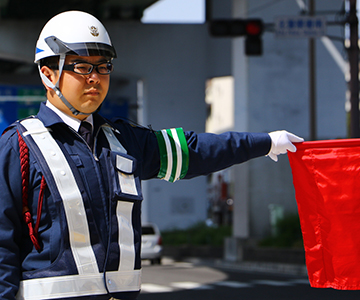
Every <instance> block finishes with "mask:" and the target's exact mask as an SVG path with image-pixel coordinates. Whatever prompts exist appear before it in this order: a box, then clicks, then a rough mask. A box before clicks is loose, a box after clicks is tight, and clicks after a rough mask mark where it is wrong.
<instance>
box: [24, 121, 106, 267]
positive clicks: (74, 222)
mask: <svg viewBox="0 0 360 300" xmlns="http://www.w3.org/2000/svg"><path fill="white" fill-rule="evenodd" d="M21 125H23V126H24V127H25V128H26V129H27V132H25V133H24V136H26V135H28V134H30V135H31V137H32V138H33V140H34V142H35V143H36V145H37V146H38V147H39V149H40V151H41V153H42V155H43V157H44V158H45V161H46V163H47V164H48V166H49V168H50V171H51V174H52V176H53V177H54V180H55V183H56V186H57V188H58V190H59V193H60V196H61V198H62V201H63V204H64V209H65V214H66V220H67V224H68V227H69V242H70V247H71V251H72V254H73V257H74V260H75V263H76V267H77V270H78V273H79V274H91V273H92V274H94V273H99V268H98V265H97V263H96V258H95V254H94V251H93V249H92V247H91V242H90V233H89V227H88V223H87V219H86V213H85V208H84V203H83V200H82V196H81V193H80V191H79V188H78V185H77V184H76V180H75V178H74V175H73V173H72V171H71V168H70V166H69V164H68V163H67V161H66V158H65V156H64V154H63V153H62V151H61V149H60V147H59V146H58V144H57V143H56V141H55V140H54V139H53V137H52V136H51V134H50V132H49V131H48V129H47V128H46V127H45V126H44V125H43V123H42V122H41V121H40V120H39V119H36V118H31V119H26V120H24V121H22V122H21Z"/></svg>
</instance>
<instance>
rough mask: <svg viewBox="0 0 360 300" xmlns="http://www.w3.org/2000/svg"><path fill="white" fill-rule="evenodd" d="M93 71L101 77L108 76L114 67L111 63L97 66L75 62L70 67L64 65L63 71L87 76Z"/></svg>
mask: <svg viewBox="0 0 360 300" xmlns="http://www.w3.org/2000/svg"><path fill="white" fill-rule="evenodd" d="M94 69H95V71H96V72H98V73H99V74H101V75H109V74H110V73H111V72H112V71H113V70H114V66H113V64H112V63H111V62H105V63H100V64H97V65H94V64H91V63H87V62H76V63H73V64H70V65H64V67H63V70H66V71H73V72H74V73H76V74H80V75H88V74H90V73H91V72H92V71H93V70H94Z"/></svg>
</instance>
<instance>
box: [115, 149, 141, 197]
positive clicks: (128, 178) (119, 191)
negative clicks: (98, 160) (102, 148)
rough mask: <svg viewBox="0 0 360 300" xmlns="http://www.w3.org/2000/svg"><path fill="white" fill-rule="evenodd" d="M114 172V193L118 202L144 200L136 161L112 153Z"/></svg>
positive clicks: (129, 157) (125, 155) (123, 155)
mask: <svg viewBox="0 0 360 300" xmlns="http://www.w3.org/2000/svg"><path fill="white" fill-rule="evenodd" d="M110 159H111V165H112V166H113V168H114V170H115V172H114V180H112V182H113V183H114V187H113V188H114V193H115V197H116V198H117V200H142V199H143V198H142V193H141V186H140V180H139V178H138V176H136V159H135V158H133V157H132V156H130V155H127V154H123V153H118V152H113V151H112V152H111V155H110Z"/></svg>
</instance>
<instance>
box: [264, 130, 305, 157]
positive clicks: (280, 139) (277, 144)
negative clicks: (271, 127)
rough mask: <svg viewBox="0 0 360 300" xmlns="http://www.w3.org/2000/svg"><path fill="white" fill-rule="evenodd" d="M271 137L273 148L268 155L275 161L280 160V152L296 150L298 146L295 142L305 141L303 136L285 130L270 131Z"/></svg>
mask: <svg viewBox="0 0 360 300" xmlns="http://www.w3.org/2000/svg"><path fill="white" fill-rule="evenodd" d="M269 135H270V138H271V149H270V152H269V153H268V156H269V157H270V158H271V159H272V160H273V161H278V157H277V156H278V155H279V154H285V153H287V151H290V152H295V151H296V147H295V146H294V144H293V143H300V142H303V141H304V139H303V138H301V137H298V136H296V135H295V134H292V133H290V132H287V131H285V130H281V131H273V132H270V133H269Z"/></svg>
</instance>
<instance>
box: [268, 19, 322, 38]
mask: <svg viewBox="0 0 360 300" xmlns="http://www.w3.org/2000/svg"><path fill="white" fill-rule="evenodd" d="M275 35H276V37H279V38H316V37H322V36H324V35H326V18H325V17H324V16H282V17H277V18H275Z"/></svg>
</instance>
